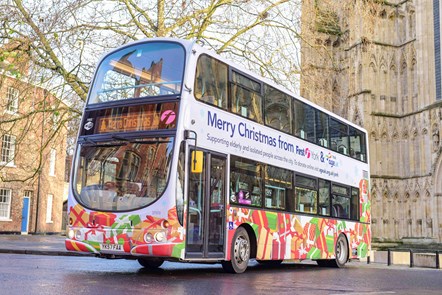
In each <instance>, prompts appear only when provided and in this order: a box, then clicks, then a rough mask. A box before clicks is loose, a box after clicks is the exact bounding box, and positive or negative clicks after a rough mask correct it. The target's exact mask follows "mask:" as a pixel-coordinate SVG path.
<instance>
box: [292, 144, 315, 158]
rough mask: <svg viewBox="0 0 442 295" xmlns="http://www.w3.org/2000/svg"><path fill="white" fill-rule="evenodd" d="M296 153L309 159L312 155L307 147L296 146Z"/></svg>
mask: <svg viewBox="0 0 442 295" xmlns="http://www.w3.org/2000/svg"><path fill="white" fill-rule="evenodd" d="M296 154H297V155H300V156H303V157H306V158H307V159H309V158H310V157H311V155H312V153H311V151H310V150H309V148H305V149H302V148H300V147H299V146H296Z"/></svg>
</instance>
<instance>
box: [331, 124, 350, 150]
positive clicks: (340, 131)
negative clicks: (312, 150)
mask: <svg viewBox="0 0 442 295" xmlns="http://www.w3.org/2000/svg"><path fill="white" fill-rule="evenodd" d="M330 141H331V149H332V150H334V151H336V152H339V153H341V154H344V155H348V153H349V148H348V126H347V125H346V124H344V123H341V122H339V121H337V120H335V119H333V118H330Z"/></svg>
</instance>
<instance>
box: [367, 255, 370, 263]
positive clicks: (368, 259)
mask: <svg viewBox="0 0 442 295" xmlns="http://www.w3.org/2000/svg"><path fill="white" fill-rule="evenodd" d="M367 264H370V256H367Z"/></svg>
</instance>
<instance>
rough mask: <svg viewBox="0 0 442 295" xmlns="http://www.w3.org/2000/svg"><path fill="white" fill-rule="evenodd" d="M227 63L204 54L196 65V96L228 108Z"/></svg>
mask: <svg viewBox="0 0 442 295" xmlns="http://www.w3.org/2000/svg"><path fill="white" fill-rule="evenodd" d="M227 72H228V68H227V65H225V64H223V63H221V62H220V61H218V60H216V59H214V58H211V57H209V56H207V55H202V56H201V57H200V58H199V59H198V64H197V66H196V79H195V97H196V98H197V99H200V100H202V101H204V102H207V103H209V104H211V105H215V106H217V107H220V108H223V109H225V110H227V94H228V93H227V85H228V83H227V81H228V77H227Z"/></svg>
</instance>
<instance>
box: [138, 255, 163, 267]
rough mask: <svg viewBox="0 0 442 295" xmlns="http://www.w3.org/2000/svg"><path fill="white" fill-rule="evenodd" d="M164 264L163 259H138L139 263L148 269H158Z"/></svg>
mask: <svg viewBox="0 0 442 295" xmlns="http://www.w3.org/2000/svg"><path fill="white" fill-rule="evenodd" d="M163 262H164V259H161V258H138V263H140V264H141V265H142V266H144V267H145V268H148V269H157V268H158V267H160V266H161V265H162V264H163Z"/></svg>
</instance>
